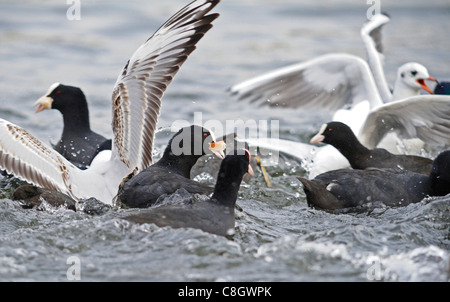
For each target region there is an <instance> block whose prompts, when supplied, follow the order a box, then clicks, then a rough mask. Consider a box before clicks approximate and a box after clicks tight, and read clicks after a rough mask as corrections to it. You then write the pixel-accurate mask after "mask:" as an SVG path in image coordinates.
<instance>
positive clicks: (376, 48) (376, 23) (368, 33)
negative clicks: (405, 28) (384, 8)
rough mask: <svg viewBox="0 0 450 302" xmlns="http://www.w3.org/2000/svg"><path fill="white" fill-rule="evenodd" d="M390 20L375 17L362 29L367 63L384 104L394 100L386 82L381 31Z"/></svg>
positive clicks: (386, 17) (383, 17)
mask: <svg viewBox="0 0 450 302" xmlns="http://www.w3.org/2000/svg"><path fill="white" fill-rule="evenodd" d="M389 20H390V18H389V16H388V15H386V14H378V15H375V16H373V17H372V18H371V19H370V21H369V22H367V23H365V24H364V25H363V27H362V28H361V38H362V40H363V42H364V45H365V47H366V52H367V61H368V63H369V66H370V69H371V70H372V73H373V77H374V79H375V83H376V85H377V88H378V91H379V93H380V97H381V98H382V100H383V102H385V103H387V102H390V101H391V100H392V93H391V90H390V89H389V85H388V83H387V81H386V76H385V74H384V69H383V65H384V64H383V63H384V56H383V44H382V41H381V29H382V27H383V25H385V24H386V23H388V22H389Z"/></svg>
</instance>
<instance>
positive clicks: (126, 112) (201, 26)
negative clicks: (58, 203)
mask: <svg viewBox="0 0 450 302" xmlns="http://www.w3.org/2000/svg"><path fill="white" fill-rule="evenodd" d="M219 1H220V0H198V1H193V2H191V3H190V4H188V5H187V6H185V7H184V8H182V9H181V10H179V11H178V12H177V13H175V14H174V15H173V16H172V17H170V18H169V19H168V20H167V21H166V22H165V23H164V24H163V25H162V26H161V27H160V28H159V29H158V30H157V31H156V32H155V33H154V34H153V35H152V36H151V37H150V38H149V39H148V40H147V41H146V42H145V43H144V44H142V45H141V46H140V47H139V48H138V49H137V50H136V51H135V52H134V53H133V55H132V56H131V58H130V59H129V60H128V62H127V63H126V65H125V67H124V68H123V69H122V71H121V72H120V74H119V76H118V78H117V81H116V83H115V85H114V88H113V92H112V132H113V139H112V149H111V150H104V151H102V152H100V153H99V154H98V155H97V156H96V157H95V158H94V159H93V160H92V163H91V164H90V167H89V168H87V169H85V170H81V169H79V168H77V167H76V166H75V165H73V164H72V163H70V162H69V161H68V160H67V159H65V158H64V157H63V156H62V155H61V154H59V153H58V152H56V151H55V150H54V149H53V148H51V147H50V146H48V145H46V144H45V143H43V142H41V141H40V140H38V139H37V138H35V137H34V136H32V135H31V134H30V133H29V132H28V131H26V130H25V129H23V128H21V127H20V126H18V125H15V124H13V123H10V122H8V121H6V120H4V119H0V168H1V169H4V170H6V171H7V172H8V173H10V174H14V175H15V176H16V177H18V178H20V179H22V180H25V181H27V182H30V183H32V184H34V185H37V186H41V187H44V188H47V189H52V190H56V191H59V192H61V193H64V194H67V195H69V196H70V197H72V198H74V199H75V200H80V199H86V198H90V197H95V198H97V199H98V200H100V201H102V202H104V203H107V204H112V200H113V198H114V196H115V195H116V194H117V190H118V187H119V184H120V182H121V181H122V179H123V178H124V177H126V176H127V175H128V174H130V173H132V172H136V171H137V172H138V171H141V170H143V169H145V168H146V167H148V166H149V165H151V164H152V150H153V140H154V134H155V129H156V123H157V120H158V116H159V113H160V107H161V99H162V96H163V94H164V92H165V90H166V88H167V86H168V85H169V84H170V83H171V82H172V80H173V78H174V76H175V74H176V73H177V72H178V70H179V69H180V67H181V65H182V64H183V63H184V62H185V61H186V59H187V58H188V56H189V55H190V54H191V53H192V52H193V51H194V50H195V48H196V47H195V45H196V43H197V42H198V41H199V40H200V39H201V38H202V37H203V36H204V34H205V33H206V32H207V31H208V30H209V29H210V28H211V27H212V24H211V23H212V21H214V20H215V19H216V18H217V17H218V14H216V13H211V14H208V13H209V12H210V11H211V10H212V9H213V8H214V7H215V6H216V5H217V4H218V3H219ZM56 87H57V86H55V88H56Z"/></svg>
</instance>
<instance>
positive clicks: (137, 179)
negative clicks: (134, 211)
mask: <svg viewBox="0 0 450 302" xmlns="http://www.w3.org/2000/svg"><path fill="white" fill-rule="evenodd" d="M213 140H214V138H213V136H212V135H211V132H209V130H207V129H205V128H203V127H200V126H197V125H192V126H190V127H185V128H182V129H181V130H180V131H178V133H176V134H175V135H174V136H173V137H172V138H171V139H170V141H169V143H168V144H167V147H166V149H165V150H164V153H163V156H162V157H161V159H160V160H159V161H157V162H156V163H155V164H153V165H151V166H150V167H148V168H146V169H144V170H142V172H140V173H138V174H137V175H134V176H132V177H131V178H130V179H127V180H126V181H125V182H124V183H123V184H121V187H120V189H119V193H118V198H117V200H118V201H120V202H121V203H123V204H125V205H127V206H129V207H133V208H147V207H150V206H152V205H153V204H154V203H155V202H156V201H157V200H158V198H159V197H160V196H161V195H164V194H172V193H174V192H175V191H176V190H178V189H180V188H183V189H185V190H186V191H188V192H189V193H199V194H210V193H212V192H213V190H214V188H213V187H212V186H210V185H207V184H202V183H199V182H197V181H194V180H191V179H190V172H191V169H192V167H193V166H194V165H195V163H196V162H197V160H198V159H199V158H200V157H201V156H203V155H206V154H207V152H208V153H209V151H207V150H208V148H207V146H208V145H209V144H210V143H211V142H212V141H213Z"/></svg>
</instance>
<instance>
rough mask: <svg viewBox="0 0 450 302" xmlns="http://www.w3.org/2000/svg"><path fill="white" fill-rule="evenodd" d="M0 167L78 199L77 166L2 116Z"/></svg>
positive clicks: (0, 121)
mask: <svg viewBox="0 0 450 302" xmlns="http://www.w3.org/2000/svg"><path fill="white" fill-rule="evenodd" d="M0 166H1V168H2V169H4V170H6V171H7V172H8V173H11V174H14V175H15V176H16V177H18V178H20V179H23V180H25V181H27V182H30V183H32V184H34V185H37V186H41V187H45V188H48V189H53V190H57V191H60V192H62V193H65V194H67V195H69V196H71V197H73V198H76V197H75V196H74V195H73V194H72V189H71V178H70V176H71V171H72V170H78V169H77V168H76V167H75V166H74V165H72V164H71V163H70V162H69V161H67V160H66V159H65V158H64V157H63V156H61V155H60V154H59V153H58V152H56V151H55V150H53V149H52V148H51V147H48V146H46V145H45V144H43V143H41V142H40V141H39V140H38V139H36V138H35V137H34V136H32V135H31V134H30V133H28V132H27V131H26V130H24V129H23V128H21V127H19V126H17V125H14V124H12V123H10V122H8V121H6V120H4V119H0Z"/></svg>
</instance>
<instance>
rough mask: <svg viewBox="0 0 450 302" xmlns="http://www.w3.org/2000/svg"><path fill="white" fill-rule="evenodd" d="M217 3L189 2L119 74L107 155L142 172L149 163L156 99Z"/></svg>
mask: <svg viewBox="0 0 450 302" xmlns="http://www.w3.org/2000/svg"><path fill="white" fill-rule="evenodd" d="M218 2H219V0H203V1H194V2H192V3H191V4H189V5H187V6H186V7H184V8H183V9H182V10H180V11H179V12H178V13H176V14H175V15H174V16H172V17H171V18H170V19H169V20H168V21H167V22H165V23H164V24H163V25H162V26H161V27H160V28H159V29H158V30H157V31H156V32H155V33H154V34H153V35H152V36H151V37H150V38H149V39H148V40H147V41H146V42H145V43H144V44H143V45H141V46H140V47H139V48H138V49H137V50H136V51H135V53H134V54H133V55H132V56H131V58H130V60H129V61H128V63H127V64H126V66H125V67H124V68H123V70H122V72H121V74H120V75H119V77H118V79H117V81H116V84H115V87H114V90H113V95H112V101H113V122H112V126H113V132H114V144H113V152H114V153H115V154H116V155H117V156H119V157H120V159H121V160H122V161H123V162H124V163H125V164H126V165H127V167H128V168H130V169H134V168H135V167H137V168H138V169H139V170H142V169H144V168H146V167H148V166H149V165H150V164H151V163H152V150H153V139H154V134H155V129H156V123H157V121H158V116H159V113H160V108H161V98H162V96H163V94H164V92H165V90H166V88H167V86H168V85H169V84H170V83H171V81H172V80H173V78H174V76H175V74H176V73H177V72H178V70H179V69H180V66H181V65H182V64H183V63H184V62H185V61H186V59H187V57H188V56H189V54H190V53H191V52H192V51H194V49H195V44H196V43H197V42H198V41H199V40H200V39H201V38H202V37H203V35H204V34H205V33H206V32H207V31H208V30H209V29H210V28H211V27H212V24H211V22H212V21H213V20H214V19H216V18H217V17H218V16H219V15H218V14H209V15H207V13H208V12H209V11H210V10H211V9H212V8H213V7H214V6H216V5H217V3H218Z"/></svg>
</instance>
